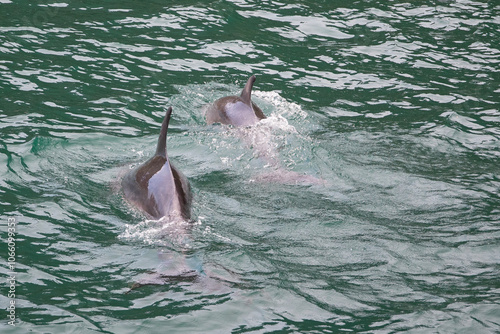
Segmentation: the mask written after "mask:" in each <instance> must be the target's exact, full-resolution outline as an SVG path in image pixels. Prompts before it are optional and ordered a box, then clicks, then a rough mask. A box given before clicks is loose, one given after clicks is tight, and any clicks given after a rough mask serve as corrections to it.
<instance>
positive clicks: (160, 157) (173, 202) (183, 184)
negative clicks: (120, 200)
mask: <svg viewBox="0 0 500 334" xmlns="http://www.w3.org/2000/svg"><path fill="white" fill-rule="evenodd" d="M171 114H172V107H170V108H168V111H167V113H166V115H165V118H164V119H163V123H162V125H161V132H160V136H159V138H158V146H157V148H156V154H155V155H154V156H153V157H152V158H151V159H149V160H148V161H146V162H145V163H143V164H142V165H140V166H139V167H137V168H136V169H134V170H132V171H131V172H129V173H128V174H127V175H126V176H125V177H124V178H123V180H122V188H123V193H124V196H125V199H126V200H127V201H129V202H131V203H132V204H134V205H135V206H137V207H138V208H139V209H141V210H143V211H144V212H146V213H147V214H148V215H149V216H151V217H152V218H154V219H160V218H162V217H170V218H177V217H181V218H182V219H185V220H188V219H189V218H190V217H191V201H192V194H191V188H190V185H189V182H188V180H187V179H186V177H185V176H184V175H183V174H182V173H181V172H180V171H179V170H178V169H177V168H175V167H174V165H172V164H171V163H170V160H169V158H168V155H167V130H168V123H169V121H170V115H171Z"/></svg>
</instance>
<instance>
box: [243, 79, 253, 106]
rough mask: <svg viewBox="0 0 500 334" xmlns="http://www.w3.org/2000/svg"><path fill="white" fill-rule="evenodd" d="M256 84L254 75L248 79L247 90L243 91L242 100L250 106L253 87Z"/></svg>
mask: <svg viewBox="0 0 500 334" xmlns="http://www.w3.org/2000/svg"><path fill="white" fill-rule="evenodd" d="M254 82H255V75H252V76H251V77H250V78H248V81H247V84H246V85H245V88H243V90H242V91H241V95H240V98H241V99H242V100H243V102H245V103H246V104H248V105H249V106H251V105H252V87H253V83H254Z"/></svg>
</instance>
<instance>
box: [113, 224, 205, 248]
mask: <svg viewBox="0 0 500 334" xmlns="http://www.w3.org/2000/svg"><path fill="white" fill-rule="evenodd" d="M196 224H198V223H192V222H189V221H186V220H182V219H180V218H174V219H170V218H167V217H163V218H161V219H159V220H144V221H142V222H139V223H137V224H126V225H125V231H124V232H123V233H121V234H120V235H119V236H118V237H119V238H121V239H125V240H133V241H140V242H142V243H145V244H147V245H154V246H170V247H175V248H178V247H180V248H182V249H189V248H191V243H192V239H191V237H190V231H191V230H192V228H193V226H194V225H196Z"/></svg>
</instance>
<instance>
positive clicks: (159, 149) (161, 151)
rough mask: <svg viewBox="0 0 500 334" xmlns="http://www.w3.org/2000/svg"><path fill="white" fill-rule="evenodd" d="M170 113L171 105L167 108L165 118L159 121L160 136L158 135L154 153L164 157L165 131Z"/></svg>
mask: <svg viewBox="0 0 500 334" xmlns="http://www.w3.org/2000/svg"><path fill="white" fill-rule="evenodd" d="M170 115H172V107H170V108H168V110H167V113H166V114H165V118H164V119H163V122H162V123H161V131H160V137H158V146H157V147H156V155H160V156H162V157H164V158H166V157H167V131H168V122H170Z"/></svg>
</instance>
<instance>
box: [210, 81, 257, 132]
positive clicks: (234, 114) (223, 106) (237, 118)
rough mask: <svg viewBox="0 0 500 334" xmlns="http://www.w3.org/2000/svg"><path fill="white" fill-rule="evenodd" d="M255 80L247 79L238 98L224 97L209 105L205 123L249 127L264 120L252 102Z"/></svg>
mask: <svg viewBox="0 0 500 334" xmlns="http://www.w3.org/2000/svg"><path fill="white" fill-rule="evenodd" d="M255 79H256V78H255V75H252V76H251V77H250V78H249V79H248V81H247V84H246V85H245V88H243V90H242V91H241V94H240V96H225V97H223V98H220V99H218V100H216V101H215V102H214V103H213V104H211V105H210V106H209V107H208V109H207V111H206V119H207V123H208V124H212V123H221V124H231V125H234V126H250V125H254V124H255V123H257V122H258V121H260V120H261V119H264V118H266V116H265V115H264V113H263V112H262V110H261V109H260V108H259V107H258V106H257V105H256V104H255V103H253V102H252V88H253V84H254V82H255Z"/></svg>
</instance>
